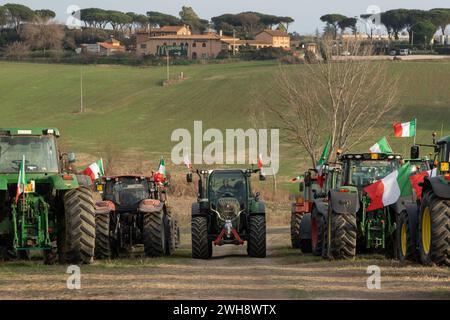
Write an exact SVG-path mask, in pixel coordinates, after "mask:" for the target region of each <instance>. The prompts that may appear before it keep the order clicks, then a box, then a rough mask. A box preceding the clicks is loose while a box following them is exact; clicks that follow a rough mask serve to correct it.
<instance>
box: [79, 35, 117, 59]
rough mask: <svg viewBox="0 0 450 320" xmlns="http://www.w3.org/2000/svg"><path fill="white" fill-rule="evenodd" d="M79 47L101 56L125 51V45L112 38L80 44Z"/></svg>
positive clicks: (86, 51)
mask: <svg viewBox="0 0 450 320" xmlns="http://www.w3.org/2000/svg"><path fill="white" fill-rule="evenodd" d="M80 47H81V50H82V51H83V52H85V53H92V54H98V55H103V56H111V55H114V54H117V53H124V52H125V47H124V46H122V45H121V43H120V41H118V40H116V39H113V38H111V39H109V40H107V41H104V42H97V43H95V44H82V45H81V46H80Z"/></svg>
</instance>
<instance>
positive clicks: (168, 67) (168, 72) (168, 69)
mask: <svg viewBox="0 0 450 320" xmlns="http://www.w3.org/2000/svg"><path fill="white" fill-rule="evenodd" d="M166 53H167V81H170V64H169V59H170V55H169V49H168V48H167V47H166Z"/></svg>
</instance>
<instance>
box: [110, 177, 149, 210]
mask: <svg viewBox="0 0 450 320" xmlns="http://www.w3.org/2000/svg"><path fill="white" fill-rule="evenodd" d="M103 197H104V199H105V200H110V201H112V202H114V203H115V204H117V205H118V206H119V207H126V208H130V207H137V206H138V205H139V203H140V202H141V201H142V200H144V199H148V198H150V191H149V186H148V181H147V180H145V179H141V178H134V177H126V178H117V179H114V180H111V181H107V182H106V187H105V193H104V196H103Z"/></svg>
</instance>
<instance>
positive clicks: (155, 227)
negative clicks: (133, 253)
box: [142, 210, 167, 257]
mask: <svg viewBox="0 0 450 320" xmlns="http://www.w3.org/2000/svg"><path fill="white" fill-rule="evenodd" d="M143 227H144V230H143V235H142V238H143V242H144V251H145V255H146V256H148V257H162V256H164V255H165V254H166V245H167V241H166V236H167V234H166V224H165V221H164V211H163V210H161V211H158V212H151V213H144V225H143Z"/></svg>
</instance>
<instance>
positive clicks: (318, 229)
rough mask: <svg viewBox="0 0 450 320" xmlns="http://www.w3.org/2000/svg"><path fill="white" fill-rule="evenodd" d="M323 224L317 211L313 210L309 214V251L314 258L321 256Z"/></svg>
mask: <svg viewBox="0 0 450 320" xmlns="http://www.w3.org/2000/svg"><path fill="white" fill-rule="evenodd" d="M322 233H323V223H322V217H321V216H319V213H318V212H317V209H316V208H314V209H313V211H312V213H311V251H312V253H313V255H315V256H321V255H322V247H323V235H322Z"/></svg>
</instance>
